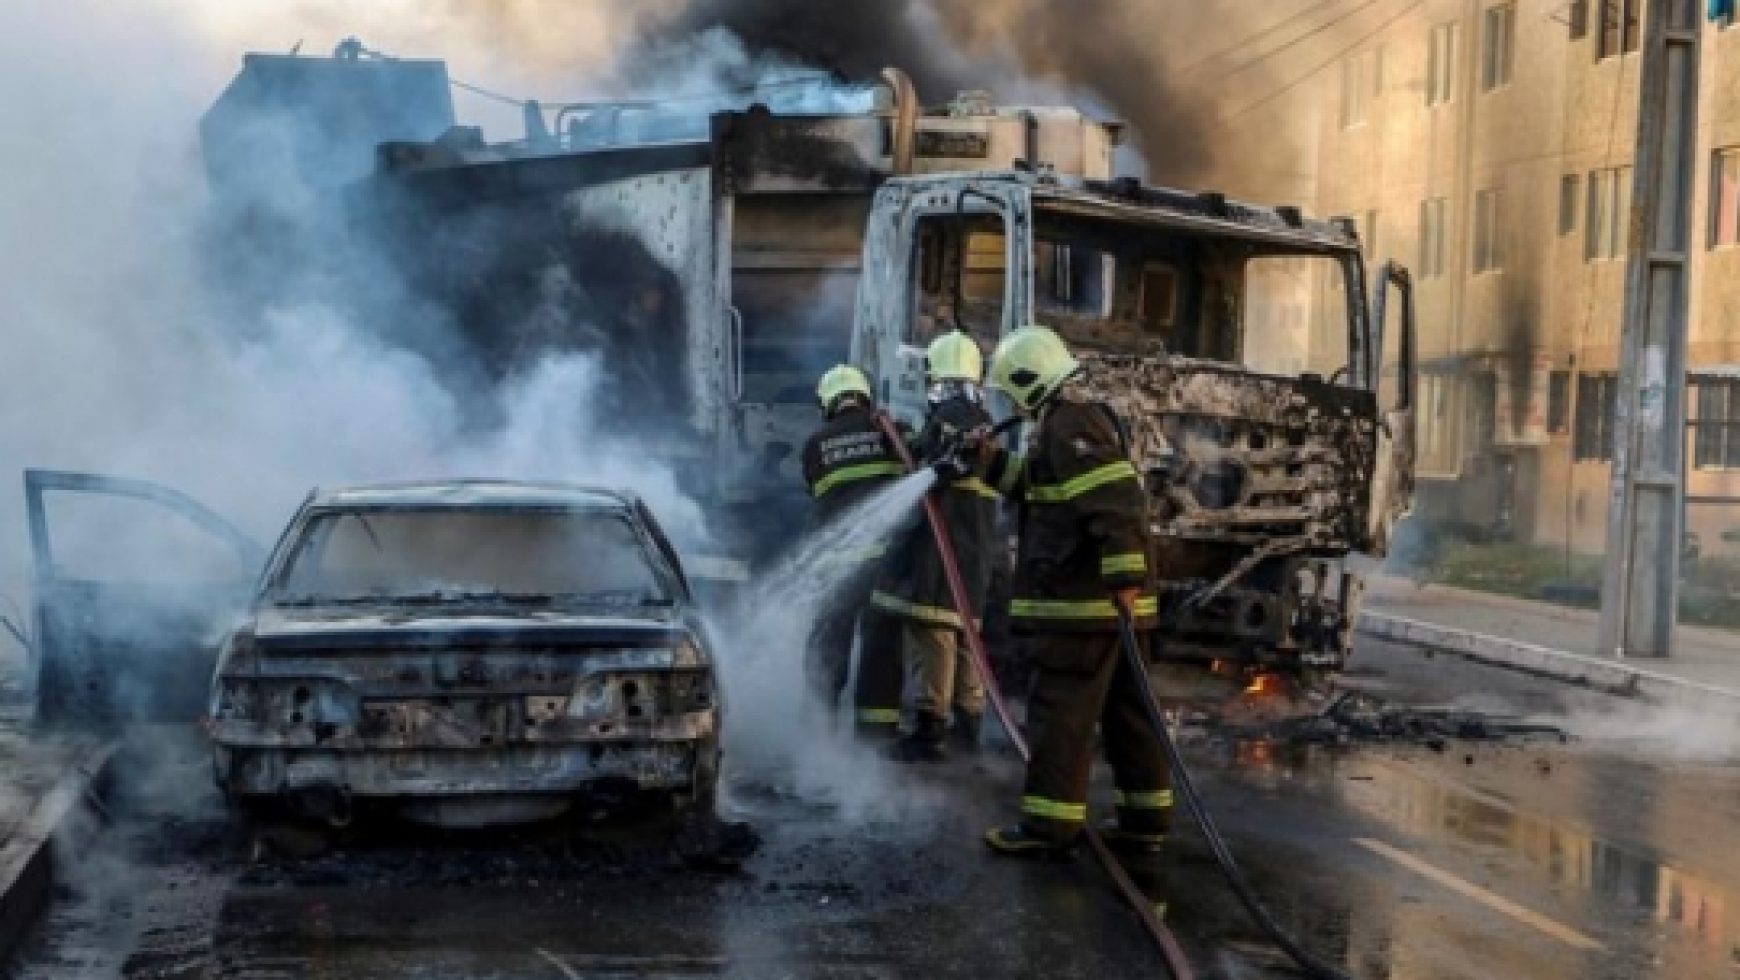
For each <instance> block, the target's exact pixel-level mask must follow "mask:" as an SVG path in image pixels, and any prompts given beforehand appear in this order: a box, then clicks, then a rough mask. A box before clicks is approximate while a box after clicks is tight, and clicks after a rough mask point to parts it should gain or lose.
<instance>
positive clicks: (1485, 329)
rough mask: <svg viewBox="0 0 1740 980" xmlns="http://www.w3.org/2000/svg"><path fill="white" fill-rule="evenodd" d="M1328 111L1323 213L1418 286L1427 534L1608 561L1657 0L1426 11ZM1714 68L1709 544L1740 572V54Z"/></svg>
mask: <svg viewBox="0 0 1740 980" xmlns="http://www.w3.org/2000/svg"><path fill="white" fill-rule="evenodd" d="M1418 6H1419V10H1418V11H1416V12H1414V13H1411V14H1409V15H1408V16H1406V17H1404V18H1402V19H1401V20H1399V21H1396V22H1395V23H1394V24H1392V25H1391V26H1389V27H1388V28H1387V29H1385V30H1383V31H1382V32H1381V33H1378V34H1375V35H1373V36H1370V37H1367V38H1365V39H1364V42H1363V43H1362V44H1361V45H1360V46H1358V47H1357V48H1354V49H1351V50H1349V51H1348V52H1347V54H1346V56H1345V57H1344V58H1343V59H1341V61H1340V62H1339V63H1338V64H1337V65H1336V66H1334V67H1333V68H1332V69H1331V70H1329V71H1326V72H1325V76H1324V78H1323V80H1322V81H1323V84H1322V85H1321V87H1320V99H1321V103H1320V107H1321V111H1320V112H1319V113H1317V114H1316V115H1317V118H1318V120H1319V121H1318V123H1317V125H1318V127H1319V130H1320V131H1319V134H1318V137H1319V138H1318V140H1317V141H1316V146H1317V156H1318V158H1317V167H1316V172H1317V179H1318V197H1317V202H1316V204H1317V208H1318V210H1319V211H1321V212H1326V213H1332V214H1345V215H1350V216H1352V217H1354V218H1355V219H1357V220H1358V222H1359V225H1360V228H1361V229H1362V232H1363V233H1364V235H1365V237H1366V245H1367V250H1368V254H1369V256H1370V258H1371V260H1372V261H1373V263H1374V264H1376V263H1381V262H1383V261H1386V260H1390V259H1394V260H1396V261H1400V262H1402V263H1403V264H1405V265H1407V266H1409V267H1410V268H1411V269H1412V270H1413V272H1414V276H1415V281H1416V288H1417V294H1418V304H1419V322H1420V363H1421V371H1422V378H1421V386H1420V395H1421V397H1420V400H1419V403H1418V409H1419V432H1418V440H1419V441H1418V445H1419V447H1420V484H1419V487H1420V490H1419V497H1418V507H1417V510H1418V512H1419V513H1421V514H1422V515H1423V516H1424V517H1426V518H1429V519H1433V520H1438V521H1444V522H1448V523H1454V524H1459V525H1463V526H1466V527H1470V528H1475V529H1479V530H1481V531H1484V532H1494V533H1498V534H1502V535H1509V536H1513V537H1515V538H1517V539H1519V540H1523V541H1530V542H1535V543H1540V544H1553V545H1569V547H1570V548H1572V549H1574V550H1577V551H1580V552H1584V553H1590V554H1595V553H1599V552H1601V551H1602V550H1603V549H1604V547H1605V535H1606V520H1607V501H1608V495H1609V486H1608V482H1609V477H1610V474H1611V459H1612V454H1613V437H1614V433H1613V422H1612V419H1613V409H1614V401H1615V394H1616V389H1615V378H1616V374H1617V368H1618V341H1619V334H1620V324H1621V317H1622V310H1623V300H1624V288H1625V271H1626V256H1627V250H1628V248H1629V239H1630V237H1631V235H1630V231H1629V229H1630V225H1631V222H1632V220H1633V217H1634V216H1633V215H1632V211H1631V195H1632V189H1631V179H1632V170H1631V166H1632V155H1633V149H1634V147H1633V144H1634V142H1635V139H1636V131H1637V94H1638V79H1639V69H1640V67H1641V66H1640V57H1639V54H1638V49H1639V47H1640V45H1641V40H1642V18H1643V14H1644V10H1643V0H1570V2H1567V0H1508V2H1495V0H1425V2H1424V3H1423V4H1420V5H1418ZM1704 30H1705V31H1706V36H1705V42H1706V43H1705V45H1704V63H1703V79H1702V90H1701V92H1702V108H1701V116H1700V121H1699V129H1698V143H1699V145H1698V149H1697V154H1698V160H1699V161H1700V165H1699V168H1698V170H1699V177H1698V180H1697V184H1696V187H1695V201H1694V208H1695V211H1694V215H1695V217H1694V228H1693V234H1692V242H1693V251H1694V254H1693V256H1692V262H1691V276H1692V278H1691V331H1690V337H1689V363H1690V364H1691V371H1690V374H1691V377H1690V379H1689V380H1690V385H1689V395H1688V411H1687V417H1688V419H1689V420H1690V421H1689V424H1688V426H1687V432H1686V439H1687V449H1686V460H1687V464H1686V465H1687V469H1686V487H1687V493H1688V496H1689V497H1690V498H1691V499H1692V501H1693V502H1692V503H1691V504H1689V505H1688V508H1687V514H1686V517H1687V521H1686V523H1687V530H1688V532H1689V533H1690V534H1693V535H1696V537H1697V540H1698V546H1699V548H1700V550H1701V551H1702V552H1703V553H1705V554H1718V553H1723V552H1731V551H1737V550H1740V541H1728V540H1726V537H1727V536H1733V537H1740V503H1729V502H1726V499H1725V498H1740V275H1737V273H1740V30H1734V29H1731V28H1730V27H1729V26H1727V25H1725V24H1709V25H1706V27H1705V28H1704Z"/></svg>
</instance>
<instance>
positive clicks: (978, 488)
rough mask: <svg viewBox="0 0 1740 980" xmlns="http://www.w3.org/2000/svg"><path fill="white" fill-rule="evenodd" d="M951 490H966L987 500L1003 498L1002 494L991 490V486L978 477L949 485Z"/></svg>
mask: <svg viewBox="0 0 1740 980" xmlns="http://www.w3.org/2000/svg"><path fill="white" fill-rule="evenodd" d="M949 489H950V490H965V491H966V492H968V493H972V494H977V495H979V496H981V497H984V498H985V499H987V500H996V499H997V498H998V497H1001V496H1002V494H1000V493H998V492H997V491H995V490H993V489H991V485H990V484H988V483H986V482H985V481H984V480H981V479H979V478H978V477H976V476H972V477H968V478H967V479H965V480H961V481H959V482H958V483H951V484H949Z"/></svg>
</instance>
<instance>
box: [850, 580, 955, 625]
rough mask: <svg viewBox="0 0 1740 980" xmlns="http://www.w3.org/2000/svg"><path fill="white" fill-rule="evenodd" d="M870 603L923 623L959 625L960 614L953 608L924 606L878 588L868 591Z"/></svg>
mask: <svg viewBox="0 0 1740 980" xmlns="http://www.w3.org/2000/svg"><path fill="white" fill-rule="evenodd" d="M870 605H872V606H874V607H876V608H877V609H881V610H883V611H884V612H891V613H895V614H896V615H900V616H905V617H907V618H909V619H916V620H919V621H921V622H925V623H934V624H935V625H937V626H954V627H957V628H958V627H959V626H960V625H961V614H960V613H957V612H955V611H954V610H953V609H944V608H942V607H941V606H926V605H923V604H921V603H917V602H908V601H906V600H905V599H902V598H900V597H899V596H897V595H889V594H888V593H886V592H883V591H882V590H880V589H878V590H876V591H875V592H872V593H870Z"/></svg>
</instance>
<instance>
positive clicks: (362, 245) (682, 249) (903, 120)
mask: <svg viewBox="0 0 1740 980" xmlns="http://www.w3.org/2000/svg"><path fill="white" fill-rule="evenodd" d="M449 84H450V83H449V79H448V77H447V74H446V69H445V66H444V65H443V64H442V63H441V62H439V61H413V60H399V59H389V58H384V57H375V56H371V55H370V54H369V53H368V52H367V51H366V49H362V48H361V47H360V45H356V46H348V45H347V46H341V47H340V50H339V51H338V52H337V53H336V54H335V56H334V57H331V58H314V57H297V56H289V55H266V54H251V55H248V56H247V58H246V60H245V62H244V67H243V70H242V72H241V74H240V75H238V76H237V77H236V79H235V80H234V81H233V82H232V83H231V85H230V86H229V88H228V89H227V90H226V91H225V92H224V94H223V95H222V96H221V97H220V98H219V100H218V101H217V103H216V104H215V105H214V106H213V107H212V109H211V110H210V111H209V112H208V114H207V116H206V118H205V120H204V121H203V124H202V138H203V145H204V150H205V154H206V159H207V165H208V170H209V171H210V173H211V175H212V183H213V186H214V187H215V188H216V189H217V191H218V196H219V198H220V199H222V200H227V201H229V202H231V203H230V204H229V205H228V206H227V210H228V211H229V212H230V214H231V215H232V217H231V218H230V224H231V225H232V226H235V227H239V228H242V229H244V231H245V232H246V233H247V234H248V236H249V240H250V241H252V240H256V239H265V240H266V241H267V243H268V244H267V246H266V247H265V250H264V252H263V253H262V254H263V255H265V256H266V257H267V258H269V259H272V260H274V261H273V262H272V263H271V266H270V268H267V269H266V270H265V271H264V272H262V271H261V270H260V269H258V268H255V269H252V270H248V274H245V275H237V276H234V277H233V278H234V279H235V280H236V281H238V282H251V283H261V282H264V283H265V284H266V288H268V289H270V288H273V287H275V286H283V285H285V283H284V276H285V274H284V272H283V270H284V269H285V268H291V267H307V266H310V265H313V266H314V267H315V268H316V269H317V270H318V274H319V275H321V276H322V281H323V283H333V282H337V283H340V284H341V285H340V287H339V288H337V289H336V290H325V291H324V292H325V293H326V294H328V295H331V294H333V293H334V292H335V293H336V294H338V295H341V296H343V297H345V298H347V299H348V300H349V301H350V303H351V305H352V306H354V307H355V309H356V312H357V315H358V319H359V320H360V321H361V322H364V323H367V324H369V325H371V327H372V328H373V329H375V330H377V331H378V333H379V334H380V336H382V337H383V338H384V339H386V340H387V341H389V342H392V343H396V344H402V345H403V346H405V347H407V348H410V349H413V350H415V351H417V352H419V353H421V354H423V355H424V356H426V357H427V358H428V359H429V360H430V362H431V363H432V364H434V365H435V366H436V368H437V370H438V373H439V375H440V377H441V378H443V379H444V380H445V381H446V382H447V383H448V384H449V385H450V386H451V387H453V388H454V389H455V390H456V391H459V392H462V393H464V395H465V403H466V404H467V406H468V408H470V409H471V410H473V411H474V412H475V413H477V414H478V416H479V419H478V421H479V424H485V425H486V424H488V422H489V418H488V416H487V413H488V411H489V410H490V407H491V405H492V404H493V402H492V399H491V397H490V396H491V393H493V392H499V391H500V390H501V389H502V387H503V385H504V382H507V381H510V380H511V379H512V378H513V377H514V376H516V375H517V374H520V373H523V372H525V371H527V370H528V369H530V368H531V366H533V365H535V364H536V363H538V361H539V360H540V359H542V358H544V357H547V356H549V355H551V354H556V353H562V352H581V353H584V354H589V355H595V356H596V357H597V360H598V364H599V367H600V371H599V372H598V373H599V375H600V383H599V386H598V390H596V391H592V392H587V393H585V397H587V398H589V399H591V400H592V401H593V402H594V404H592V405H590V406H589V412H590V414H591V415H592V416H593V417H595V418H600V419H607V420H609V428H610V430H611V432H612V433H615V434H617V435H622V436H631V437H633V438H635V439H636V441H637V445H640V446H644V447H645V451H646V453H647V454H648V455H649V456H652V457H662V458H663V459H664V461H666V462H668V463H669V464H670V465H671V466H672V467H673V468H675V469H676V470H677V471H678V472H679V474H680V475H681V476H682V478H683V482H684V484H685V487H686V489H687V490H688V491H689V492H690V493H691V494H692V495H693V496H694V497H695V498H696V499H698V500H700V501H701V502H703V504H705V505H707V506H708V508H709V510H710V512H711V513H710V517H712V518H713V520H712V521H711V522H710V525H711V527H712V529H713V530H714V532H715V533H716V534H717V535H718V536H720V537H723V538H725V539H726V540H724V541H715V542H711V543H710V545H711V546H713V547H717V546H719V545H723V546H724V548H723V551H722V553H718V552H716V553H714V554H712V555H709V557H725V558H729V559H732V562H731V564H733V565H741V564H743V563H745V562H750V563H753V561H754V560H755V559H757V558H760V557H763V556H765V555H766V554H767V553H768V552H769V551H770V550H771V549H772V547H774V546H776V545H778V544H779V543H780V542H783V541H786V540H789V535H790V528H789V526H787V525H788V524H789V518H790V515H792V514H796V513H805V512H807V510H808V508H807V506H805V505H804V502H803V501H802V500H801V499H793V500H790V501H788V502H787V503H789V505H790V506H769V504H770V502H775V501H778V500H779V499H780V498H781V497H782V496H784V495H792V496H794V497H797V498H801V496H802V494H803V489H802V488H803V481H802V480H801V478H800V475H799V473H798V459H797V453H796V449H797V447H799V446H801V445H802V442H803V439H804V437H805V436H806V435H807V434H808V432H809V430H810V429H811V428H812V427H813V426H814V424H815V420H816V412H815V406H814V395H813V389H814V384H815V379H816V378H817V376H818V375H819V374H820V373H821V371H823V370H825V369H826V368H827V367H828V366H830V365H831V364H834V363H837V362H839V361H841V360H843V359H845V358H846V357H847V355H848V349H849V346H850V338H851V329H852V315H853V303H854V300H855V297H856V295H857V287H858V280H859V277H860V275H861V273H862V269H861V265H860V261H861V254H862V244H863V235H864V229H865V227H866V225H867V221H868V218H869V214H870V208H871V202H872V197H873V194H874V192H875V190H876V188H877V187H878V186H880V185H881V184H882V183H883V182H884V181H886V180H888V179H889V178H890V177H892V176H895V175H900V174H922V173H942V172H957V171H980V170H993V169H1005V168H1008V167H1011V166H1014V165H1016V164H1017V163H1024V164H1025V163H1030V162H1032V161H1037V160H1042V159H1043V160H1047V161H1050V162H1051V163H1052V164H1054V165H1055V166H1056V167H1058V168H1059V169H1060V170H1061V171H1063V172H1065V173H1069V174H1072V175H1078V176H1083V177H1096V178H1100V177H1107V176H1109V175H1110V173H1111V168H1112V155H1113V150H1114V147H1115V146H1116V145H1117V144H1118V142H1119V139H1120V135H1121V130H1120V127H1119V126H1118V125H1117V124H1112V123H1099V122H1094V121H1092V120H1089V119H1087V118H1086V117H1084V116H1083V115H1081V114H1080V113H1079V112H1076V111H1075V110H1073V109H1048V108H1018V109H1010V108H999V107H996V106H993V105H991V104H990V102H989V100H988V98H987V97H985V96H983V95H982V94H978V93H968V94H966V95H963V96H961V97H959V98H956V99H955V100H953V101H952V102H950V103H949V104H947V105H946V106H943V107H941V108H937V109H930V110H927V109H924V108H921V107H920V106H919V104H918V102H917V98H916V95H915V93H914V92H913V89H912V86H911V85H910V83H909V82H907V80H906V79H905V77H904V76H903V75H902V74H900V73H899V72H897V71H889V72H887V73H885V79H884V81H882V82H881V83H877V84H870V85H847V84H843V83H840V82H838V81H837V80H834V79H832V78H831V77H825V76H815V75H810V76H807V77H805V76H795V77H786V78H781V79H773V80H764V81H763V83H762V84H761V85H760V86H758V87H756V88H754V89H752V90H746V91H744V92H740V93H726V94H722V95H719V96H717V98H715V99H714V100H713V101H711V102H705V101H702V102H697V101H694V100H689V99H677V100H672V101H663V102H661V101H656V100H655V101H629V102H595V103H586V104H574V105H565V106H540V105H537V104H535V103H534V104H527V105H526V106H525V107H524V135H523V137H522V138H520V139H518V140H514V141H512V142H506V143H492V142H485V140H484V139H483V136H482V134H481V131H480V130H478V129H476V128H472V127H467V126H460V125H455V120H454V114H453V104H452V100H451V99H450V98H449V92H448V89H449ZM715 110H721V111H715ZM267 151H270V152H267ZM262 158H265V161H266V162H265V163H262ZM286 171H290V172H291V173H290V175H289V176H290V177H291V178H292V180H291V182H300V183H302V184H305V185H309V186H311V187H313V189H314V192H315V193H314V194H312V195H310V198H311V199H312V205H311V206H312V207H314V208H316V209H319V210H321V211H322V212H323V213H322V214H321V215H320V216H319V218H318V220H314V221H310V220H308V215H307V214H306V213H304V212H303V211H301V210H299V209H297V210H294V211H293V212H292V213H291V214H289V215H285V214H284V211H285V207H284V205H283V203H282V202H283V200H284V193H283V190H284V186H285V183H286V181H285V180H284V179H283V177H282V175H283V174H285V172H286ZM262 184H264V186H262ZM298 208H300V204H299V205H298ZM296 225H299V226H300V228H301V229H305V230H302V231H300V232H298V231H296V230H295V229H292V228H287V226H296ZM306 229H312V230H306ZM296 234H301V235H302V236H303V237H304V238H305V239H306V240H305V241H303V243H302V244H301V245H300V247H297V248H296V249H295V253H296V254H295V255H293V256H292V258H294V259H296V260H297V261H295V262H283V261H276V260H277V259H278V258H279V256H280V255H281V254H282V253H283V252H284V251H285V250H286V249H287V248H289V246H287V245H286V244H285V242H286V241H288V240H291V239H292V238H293V237H294V236H295V235H296ZM235 248H239V246H234V247H232V248H231V250H232V251H233V250H235ZM577 397H579V395H578V393H577ZM773 521H778V522H779V523H778V524H777V525H774V524H773V523H772V522H773ZM733 532H735V534H734V535H733ZM703 567H706V566H705V565H704V566H703Z"/></svg>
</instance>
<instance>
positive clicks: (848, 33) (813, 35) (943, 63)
mask: <svg viewBox="0 0 1740 980" xmlns="http://www.w3.org/2000/svg"><path fill="white" fill-rule="evenodd" d="M1194 6H1195V5H1194V4H1150V3H1141V2H1140V0H836V2H831V3H817V2H815V0H690V3H689V4H688V6H687V7H686V8H685V9H684V10H683V12H682V13H681V14H679V15H678V16H677V17H675V18H674V19H672V20H670V21H667V22H665V23H663V24H662V25H661V26H660V28H659V30H658V32H657V35H658V37H660V38H663V39H675V38H680V37H683V36H688V35H692V34H693V33H694V32H697V31H703V30H708V29H712V28H723V29H725V30H728V31H731V32H732V33H733V34H735V35H736V36H737V37H738V38H740V39H741V40H742V41H743V43H744V44H745V45H746V46H747V47H748V48H749V49H750V51H751V52H752V53H758V54H769V55H777V56H781V57H784V58H788V59H791V60H795V61H799V62H802V63H804V64H808V65H812V66H815V67H818V68H824V69H828V70H830V71H833V72H835V73H837V74H839V75H840V76H842V77H844V78H848V79H853V80H859V79H866V78H873V77H875V75H876V73H877V72H878V71H879V70H880V69H881V68H883V67H884V66H889V65H892V66H895V67H899V68H902V69H904V70H905V71H906V72H907V73H908V74H910V75H911V76H912V78H913V81H914V83H915V84H916V85H917V86H918V90H919V95H920V97H921V98H922V99H924V100H925V101H926V102H927V104H936V103H940V102H944V101H946V100H947V99H949V98H950V97H952V96H953V95H954V94H955V93H956V92H957V91H960V90H962V89H977V88H989V89H992V90H993V91H994V92H995V91H996V90H998V89H1000V88H1017V89H1018V88H1019V87H1021V85H1022V84H1023V83H1038V84H1040V85H1043V86H1046V87H1051V88H1056V89H1060V90H1064V91H1066V92H1083V93H1086V94H1087V95H1089V96H1090V97H1091V99H1092V100H1093V101H1095V102H1097V103H1099V105H1100V106H1101V107H1103V109H1104V110H1106V111H1107V112H1109V113H1111V114H1113V115H1114V116H1115V117H1117V118H1119V119H1121V120H1123V121H1125V122H1127V123H1129V124H1130V125H1131V127H1132V139H1133V140H1134V142H1135V145H1136V148H1137V149H1138V150H1139V151H1140V152H1141V154H1142V156H1143V157H1144V158H1145V160H1146V161H1147V163H1148V166H1149V169H1150V176H1151V177H1153V178H1154V179H1156V180H1160V181H1167V182H1184V183H1189V182H1194V181H1197V180H1199V179H1201V178H1203V177H1205V176H1206V175H1207V172H1208V170H1209V167H1210V165H1211V163H1212V160H1211V154H1210V150H1209V148H1210V147H1211V146H1212V144H1213V141H1212V140H1211V139H1209V138H1208V137H1209V136H1210V135H1212V134H1211V132H1210V128H1211V121H1212V118H1213V117H1212V112H1211V111H1210V110H1209V109H1207V108H1206V103H1205V101H1204V100H1202V99H1200V98H1198V97H1196V96H1195V95H1194V94H1193V93H1190V92H1188V91H1184V90H1180V89H1179V88H1178V86H1177V85H1176V84H1174V82H1173V80H1172V79H1171V78H1169V75H1168V72H1169V71H1171V70H1172V66H1171V65H1170V61H1171V58H1170V57H1169V55H1168V52H1174V51H1179V50H1181V47H1180V45H1179V44H1178V43H1177V40H1176V39H1177V38H1178V37H1179V35H1180V33H1181V32H1183V31H1185V30H1196V29H1198V25H1197V23H1196V22H1197V21H1200V20H1204V18H1201V17H1200V16H1198V14H1197V13H1196V12H1195V11H1193V10H1191V9H1189V8H1193V7H1194ZM1212 22H1213V21H1212V20H1210V23H1212ZM1229 39H1230V38H1229V37H1221V38H1218V40H1219V41H1222V42H1224V41H1226V40H1229ZM1216 40H1217V38H1214V37H1212V36H1209V37H1198V38H1196V39H1195V40H1194V41H1193V42H1192V46H1193V48H1194V49H1196V50H1200V49H1201V48H1203V47H1212V46H1213V45H1214V44H1215V42H1216ZM1174 74H1176V73H1175V72H1174ZM997 94H1000V95H1001V96H1002V97H1003V98H1004V100H1005V101H1007V100H1008V94H1009V93H1008V92H1000V93H997Z"/></svg>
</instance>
